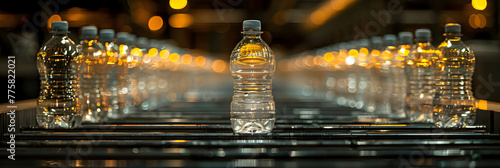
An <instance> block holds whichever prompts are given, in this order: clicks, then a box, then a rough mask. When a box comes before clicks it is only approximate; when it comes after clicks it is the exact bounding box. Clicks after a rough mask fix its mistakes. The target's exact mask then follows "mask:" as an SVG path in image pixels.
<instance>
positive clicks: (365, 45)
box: [358, 39, 370, 48]
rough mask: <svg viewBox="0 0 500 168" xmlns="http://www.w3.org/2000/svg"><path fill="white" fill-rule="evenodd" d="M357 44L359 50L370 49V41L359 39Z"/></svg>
mask: <svg viewBox="0 0 500 168" xmlns="http://www.w3.org/2000/svg"><path fill="white" fill-rule="evenodd" d="M358 44H359V47H360V48H369V47H370V40H368V39H359V40H358Z"/></svg>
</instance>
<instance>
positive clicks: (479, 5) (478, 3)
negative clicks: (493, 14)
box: [472, 0, 488, 10]
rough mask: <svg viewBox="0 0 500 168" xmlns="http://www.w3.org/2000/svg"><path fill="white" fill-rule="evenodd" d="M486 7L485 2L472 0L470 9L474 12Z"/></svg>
mask: <svg viewBox="0 0 500 168" xmlns="http://www.w3.org/2000/svg"><path fill="white" fill-rule="evenodd" d="M486 6H488V2H487V1H486V0H472V7H474V9H476V10H484V9H486Z"/></svg>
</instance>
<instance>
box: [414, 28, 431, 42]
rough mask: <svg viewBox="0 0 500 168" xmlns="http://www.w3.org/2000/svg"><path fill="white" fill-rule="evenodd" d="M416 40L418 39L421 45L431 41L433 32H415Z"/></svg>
mask: <svg viewBox="0 0 500 168" xmlns="http://www.w3.org/2000/svg"><path fill="white" fill-rule="evenodd" d="M415 39H417V41H418V42H421V43H425V42H429V41H431V30H429V29H417V30H415Z"/></svg>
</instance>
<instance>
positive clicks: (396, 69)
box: [391, 32, 413, 118]
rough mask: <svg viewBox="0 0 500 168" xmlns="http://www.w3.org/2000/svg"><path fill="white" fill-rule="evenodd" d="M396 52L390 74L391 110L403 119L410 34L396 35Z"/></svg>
mask: <svg viewBox="0 0 500 168" xmlns="http://www.w3.org/2000/svg"><path fill="white" fill-rule="evenodd" d="M398 37H399V45H398V49H397V50H398V52H397V53H396V54H395V55H394V56H393V57H392V70H391V72H392V74H393V76H394V92H393V100H392V103H391V104H392V110H393V113H394V115H395V117H397V118H405V117H406V112H405V104H406V86H407V80H406V73H405V66H406V57H408V55H409V54H410V53H411V46H412V44H413V35H412V33H411V32H400V33H399V34H398Z"/></svg>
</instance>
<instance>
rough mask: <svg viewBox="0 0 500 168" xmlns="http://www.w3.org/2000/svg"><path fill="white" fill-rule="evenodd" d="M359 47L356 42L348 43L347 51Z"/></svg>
mask: <svg viewBox="0 0 500 168" xmlns="http://www.w3.org/2000/svg"><path fill="white" fill-rule="evenodd" d="M358 47H359V43H358V41H354V40H353V41H349V49H356V48H358Z"/></svg>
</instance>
